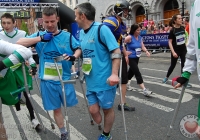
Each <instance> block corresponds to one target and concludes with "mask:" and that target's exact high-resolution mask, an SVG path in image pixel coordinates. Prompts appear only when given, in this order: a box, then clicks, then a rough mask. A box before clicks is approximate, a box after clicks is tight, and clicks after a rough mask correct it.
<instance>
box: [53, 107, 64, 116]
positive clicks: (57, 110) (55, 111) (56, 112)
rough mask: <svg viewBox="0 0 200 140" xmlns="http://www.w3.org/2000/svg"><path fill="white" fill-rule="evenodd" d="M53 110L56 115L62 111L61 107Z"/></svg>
mask: <svg viewBox="0 0 200 140" xmlns="http://www.w3.org/2000/svg"><path fill="white" fill-rule="evenodd" d="M53 112H54V115H56V116H57V115H59V114H60V113H62V112H61V108H59V109H55V110H54V111H53Z"/></svg>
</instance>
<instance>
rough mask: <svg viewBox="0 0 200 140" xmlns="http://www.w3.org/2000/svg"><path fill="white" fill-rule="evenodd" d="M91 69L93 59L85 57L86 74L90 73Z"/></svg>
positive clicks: (84, 70) (83, 65)
mask: <svg viewBox="0 0 200 140" xmlns="http://www.w3.org/2000/svg"><path fill="white" fill-rule="evenodd" d="M91 70H92V59H91V58H83V64H82V71H83V73H85V74H86V75H89V74H90V71H91Z"/></svg>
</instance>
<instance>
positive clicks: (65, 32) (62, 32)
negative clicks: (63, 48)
mask: <svg viewBox="0 0 200 140" xmlns="http://www.w3.org/2000/svg"><path fill="white" fill-rule="evenodd" d="M70 34H71V33H70V32H67V31H64V30H61V31H60V35H65V36H70Z"/></svg>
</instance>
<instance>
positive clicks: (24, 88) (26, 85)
mask: <svg viewBox="0 0 200 140" xmlns="http://www.w3.org/2000/svg"><path fill="white" fill-rule="evenodd" d="M22 72H23V78H24V87H22V88H20V89H18V90H16V91H14V92H11V95H13V94H16V93H19V92H22V91H24V90H25V91H26V94H27V96H28V98H29V100H30V103H31V105H32V107H33V110H34V111H35V114H36V116H37V119H38V121H39V122H40V124H41V125H42V129H43V132H44V133H45V134H47V132H46V129H45V127H44V125H43V122H42V120H41V118H40V116H39V114H38V111H37V109H36V107H35V105H34V103H33V98H32V97H31V94H30V92H29V86H28V82H27V78H26V70H25V62H22ZM45 136H46V139H47V135H45Z"/></svg>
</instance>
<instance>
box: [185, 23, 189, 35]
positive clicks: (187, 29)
mask: <svg viewBox="0 0 200 140" xmlns="http://www.w3.org/2000/svg"><path fill="white" fill-rule="evenodd" d="M185 30H186V31H187V32H188V34H190V32H189V31H190V29H189V23H188V25H186V26H185Z"/></svg>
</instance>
